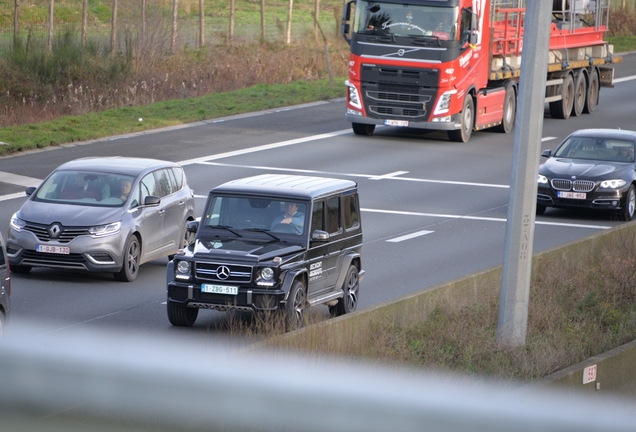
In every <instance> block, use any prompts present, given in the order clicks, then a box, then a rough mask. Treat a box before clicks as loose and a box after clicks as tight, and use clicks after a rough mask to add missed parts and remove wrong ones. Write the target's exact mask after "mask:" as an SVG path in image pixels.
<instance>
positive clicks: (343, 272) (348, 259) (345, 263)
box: [336, 253, 361, 288]
mask: <svg viewBox="0 0 636 432" xmlns="http://www.w3.org/2000/svg"><path fill="white" fill-rule="evenodd" d="M360 256H361V255H360V254H359V253H350V254H347V255H345V256H344V257H342V266H341V267H340V274H339V275H338V281H337V282H336V287H338V288H341V287H342V285H343V284H344V282H345V280H344V279H345V277H346V276H347V271H348V270H349V266H350V265H351V263H352V262H353V261H355V260H358V259H360ZM358 270H360V269H358Z"/></svg>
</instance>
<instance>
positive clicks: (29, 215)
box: [18, 200, 123, 226]
mask: <svg viewBox="0 0 636 432" xmlns="http://www.w3.org/2000/svg"><path fill="white" fill-rule="evenodd" d="M122 214H123V208H122V207H93V206H82V205H73V204H55V203H50V202H38V201H31V200H29V201H27V202H25V203H24V204H23V205H22V208H21V209H20V211H19V212H18V217H19V218H20V219H22V220H24V221H27V222H31V223H37V224H44V225H48V224H51V223H53V222H58V223H61V224H62V225H65V226H95V225H103V224H108V223H112V222H117V221H120V220H121V217H122Z"/></svg>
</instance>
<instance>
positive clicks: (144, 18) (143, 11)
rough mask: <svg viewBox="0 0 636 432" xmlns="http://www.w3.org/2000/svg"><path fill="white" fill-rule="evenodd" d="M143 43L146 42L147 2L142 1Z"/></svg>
mask: <svg viewBox="0 0 636 432" xmlns="http://www.w3.org/2000/svg"><path fill="white" fill-rule="evenodd" d="M141 41H142V42H145V41H146V0H141Z"/></svg>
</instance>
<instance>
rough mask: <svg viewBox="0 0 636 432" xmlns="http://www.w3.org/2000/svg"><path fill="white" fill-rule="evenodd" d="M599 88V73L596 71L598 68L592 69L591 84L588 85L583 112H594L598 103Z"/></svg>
mask: <svg viewBox="0 0 636 432" xmlns="http://www.w3.org/2000/svg"><path fill="white" fill-rule="evenodd" d="M599 89H600V87H599V83H598V74H597V73H596V69H592V72H590V84H589V85H588V86H587V96H586V97H585V106H584V107H583V112H584V113H585V114H592V113H593V112H594V110H595V109H596V105H598V94H599Z"/></svg>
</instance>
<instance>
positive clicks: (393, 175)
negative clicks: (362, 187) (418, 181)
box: [369, 171, 409, 180]
mask: <svg viewBox="0 0 636 432" xmlns="http://www.w3.org/2000/svg"><path fill="white" fill-rule="evenodd" d="M408 173H409V172H408V171H395V172H392V173H389V174H383V175H379V176H376V177H369V180H382V179H386V178H390V177H397V176H401V175H402V174H408Z"/></svg>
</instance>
